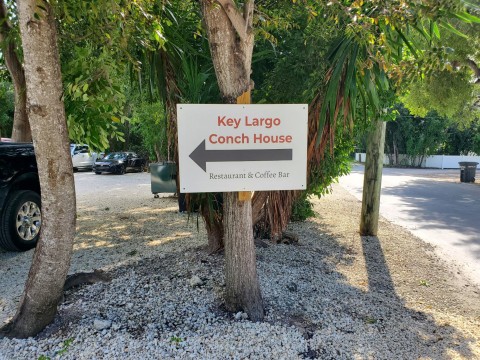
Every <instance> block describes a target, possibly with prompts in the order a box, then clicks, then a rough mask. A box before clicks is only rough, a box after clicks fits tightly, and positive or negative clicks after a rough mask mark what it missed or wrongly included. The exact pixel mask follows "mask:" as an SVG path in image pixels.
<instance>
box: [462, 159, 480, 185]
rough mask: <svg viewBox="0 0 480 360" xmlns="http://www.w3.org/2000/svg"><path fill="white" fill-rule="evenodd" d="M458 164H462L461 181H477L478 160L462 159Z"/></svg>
mask: <svg viewBox="0 0 480 360" xmlns="http://www.w3.org/2000/svg"><path fill="white" fill-rule="evenodd" d="M458 165H460V182H464V183H473V182H475V171H476V170H477V165H478V162H473V161H472V162H470V161H461V162H459V163H458Z"/></svg>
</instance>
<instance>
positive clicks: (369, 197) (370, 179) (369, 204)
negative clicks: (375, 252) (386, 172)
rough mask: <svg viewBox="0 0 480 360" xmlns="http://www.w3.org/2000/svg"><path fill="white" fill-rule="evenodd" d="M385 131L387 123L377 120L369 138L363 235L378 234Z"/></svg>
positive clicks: (363, 209)
mask: <svg viewBox="0 0 480 360" xmlns="http://www.w3.org/2000/svg"><path fill="white" fill-rule="evenodd" d="M385 129H386V123H385V122H384V121H382V120H378V119H377V120H375V121H374V128H373V129H372V131H371V133H370V134H369V136H368V143H367V159H366V161H365V173H364V175H363V199H362V212H361V219H360V234H361V235H367V236H376V235H377V232H378V218H379V211H380V191H381V188H382V169H383V156H384V155H383V150H384V144H385Z"/></svg>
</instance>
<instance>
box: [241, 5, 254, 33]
mask: <svg viewBox="0 0 480 360" xmlns="http://www.w3.org/2000/svg"><path fill="white" fill-rule="evenodd" d="M254 8H255V2H254V0H247V1H245V5H244V6H243V17H244V18H245V24H246V26H247V31H249V29H251V27H252V24H253V10H254Z"/></svg>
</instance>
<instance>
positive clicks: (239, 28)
mask: <svg viewBox="0 0 480 360" xmlns="http://www.w3.org/2000/svg"><path fill="white" fill-rule="evenodd" d="M217 2H218V3H219V4H220V5H221V6H222V8H223V10H224V11H225V13H226V14H227V16H228V18H229V19H230V22H231V23H232V25H233V27H234V28H235V30H236V32H237V34H238V36H239V37H240V39H242V40H246V39H247V23H246V22H245V19H244V18H243V16H242V14H241V13H240V11H238V9H237V6H236V5H235V3H234V2H233V1H232V0H217ZM250 2H252V1H247V3H246V4H245V6H247V4H248V3H250Z"/></svg>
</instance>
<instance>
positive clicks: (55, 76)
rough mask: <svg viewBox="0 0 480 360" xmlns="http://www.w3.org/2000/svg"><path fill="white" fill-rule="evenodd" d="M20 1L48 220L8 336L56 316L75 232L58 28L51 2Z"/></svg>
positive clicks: (30, 104) (28, 331)
mask: <svg viewBox="0 0 480 360" xmlns="http://www.w3.org/2000/svg"><path fill="white" fill-rule="evenodd" d="M38 4H39V2H38V1H37V0H19V1H18V2H17V6H18V14H19V22H20V32H21V36H22V43H23V49H24V64H25V77H26V80H27V95H28V98H27V111H28V116H29V119H30V123H31V126H32V134H33V143H34V146H35V153H36V157H37V164H38V172H39V178H40V186H41V191H42V214H43V224H42V230H41V234H40V240H39V242H38V245H37V248H36V250H35V254H34V257H33V262H32V266H31V268H30V272H29V274H28V280H27V284H26V287H25V290H24V293H23V296H22V299H21V302H20V306H19V308H18V310H17V313H16V314H15V317H14V318H13V320H12V322H11V323H10V324H8V325H7V327H6V328H5V329H4V333H6V335H7V336H12V337H20V338H26V337H29V336H34V335H36V334H37V333H38V332H39V331H41V330H42V329H43V328H44V327H45V326H46V325H48V324H49V323H50V322H51V321H52V320H53V318H54V316H55V313H56V311H57V305H58V303H59V301H60V300H61V297H62V295H63V285H64V283H65V278H66V275H67V272H68V268H69V266H70V258H71V253H72V245H73V239H74V235H75V209H76V204H75V187H74V179H73V168H72V162H71V157H70V156H69V155H68V154H69V139H68V132H67V124H66V120H65V108H64V105H63V101H62V92H63V91H62V81H61V70H60V60H59V54H58V47H57V33H56V28H55V19H54V16H53V13H52V9H51V7H50V5H49V3H47V2H41V5H42V6H41V7H39V6H37V5H38Z"/></svg>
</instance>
